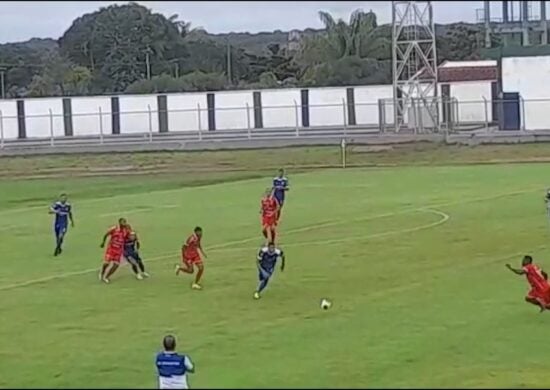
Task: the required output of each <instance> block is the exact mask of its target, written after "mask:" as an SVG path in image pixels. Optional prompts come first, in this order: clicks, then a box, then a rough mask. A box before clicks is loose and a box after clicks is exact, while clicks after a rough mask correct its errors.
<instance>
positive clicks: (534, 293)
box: [506, 255, 550, 312]
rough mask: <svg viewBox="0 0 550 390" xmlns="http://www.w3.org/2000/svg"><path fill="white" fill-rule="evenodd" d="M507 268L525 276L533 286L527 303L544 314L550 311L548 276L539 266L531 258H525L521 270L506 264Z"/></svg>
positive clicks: (527, 297)
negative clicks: (536, 307)
mask: <svg viewBox="0 0 550 390" xmlns="http://www.w3.org/2000/svg"><path fill="white" fill-rule="evenodd" d="M506 268H508V269H509V270H510V271H512V272H513V273H515V274H516V275H525V276H526V278H527V282H528V283H529V284H530V285H531V290H530V291H529V292H528V293H527V296H526V297H525V301H526V302H528V303H531V304H533V305H536V306H538V307H539V308H540V311H541V312H543V311H544V310H545V309H550V284H548V275H547V274H546V272H544V271H543V270H542V269H541V268H540V267H539V266H537V265H536V264H533V258H532V257H531V256H528V255H527V256H523V260H522V261H521V269H516V268H513V267H512V266H511V265H510V264H506Z"/></svg>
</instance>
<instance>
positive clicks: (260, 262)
mask: <svg viewBox="0 0 550 390" xmlns="http://www.w3.org/2000/svg"><path fill="white" fill-rule="evenodd" d="M279 258H280V259H281V271H284V270H285V255H284V253H283V251H282V250H280V249H279V248H276V247H275V244H274V243H273V242H270V243H269V244H267V246H266V247H263V248H261V249H260V251H259V252H258V258H257V263H256V264H257V266H258V271H259V275H258V276H259V279H260V283H259V285H258V289H257V290H256V292H254V299H260V293H261V292H262V291H263V290H264V289H265V288H266V287H267V283H268V282H269V279H270V278H271V277H272V276H273V273H274V272H275V265H276V264H277V260H278V259H279Z"/></svg>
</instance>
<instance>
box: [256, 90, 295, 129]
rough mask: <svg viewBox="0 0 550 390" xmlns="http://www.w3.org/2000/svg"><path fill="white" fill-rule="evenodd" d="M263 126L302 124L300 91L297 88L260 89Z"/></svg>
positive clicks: (275, 126) (283, 126)
mask: <svg viewBox="0 0 550 390" xmlns="http://www.w3.org/2000/svg"><path fill="white" fill-rule="evenodd" d="M261 92H262V115H263V125H264V128H266V129H269V128H295V127H296V120H298V126H302V111H301V107H300V105H301V101H302V98H301V93H300V90H299V89H283V90H277V89H267V90H262V91H261Z"/></svg>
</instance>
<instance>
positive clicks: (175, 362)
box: [156, 335, 195, 389]
mask: <svg viewBox="0 0 550 390" xmlns="http://www.w3.org/2000/svg"><path fill="white" fill-rule="evenodd" d="M162 344H163V346H164V351H162V352H160V353H159V354H158V355H157V359H156V366H157V372H158V378H159V389H188V388H189V384H188V383H187V374H188V373H190V374H192V373H194V372H195V365H194V364H193V362H192V361H191V359H189V356H187V355H181V354H179V353H177V352H176V338H175V337H174V336H171V335H168V336H165V337H164V340H163V341H162Z"/></svg>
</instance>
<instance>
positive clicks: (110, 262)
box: [99, 218, 131, 283]
mask: <svg viewBox="0 0 550 390" xmlns="http://www.w3.org/2000/svg"><path fill="white" fill-rule="evenodd" d="M130 231H131V228H130V226H129V225H128V222H126V219H125V218H120V219H119V220H118V225H116V226H113V227H112V228H110V229H109V230H108V231H107V233H105V235H104V236H103V240H102V241H101V245H100V247H101V248H104V247H105V242H106V241H107V238H108V239H109V244H108V245H107V249H106V250H105V257H104V258H103V265H102V267H101V271H100V272H99V279H100V280H101V281H103V282H104V283H109V281H110V279H109V278H110V277H111V276H113V274H114V273H115V271H116V270H117V269H118V267H119V266H120V261H121V260H122V256H123V255H124V244H125V243H126V241H128V237H129V235H130Z"/></svg>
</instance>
